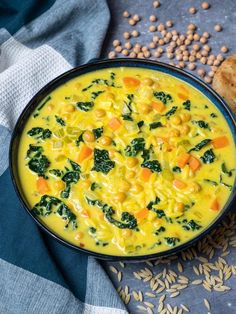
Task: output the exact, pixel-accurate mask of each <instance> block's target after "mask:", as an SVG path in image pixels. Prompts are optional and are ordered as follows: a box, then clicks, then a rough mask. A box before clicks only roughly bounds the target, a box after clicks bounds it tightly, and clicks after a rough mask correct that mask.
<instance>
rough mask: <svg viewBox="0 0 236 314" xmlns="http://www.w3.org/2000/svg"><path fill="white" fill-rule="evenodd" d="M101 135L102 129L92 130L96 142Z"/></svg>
mask: <svg viewBox="0 0 236 314" xmlns="http://www.w3.org/2000/svg"><path fill="white" fill-rule="evenodd" d="M102 133H103V127H101V128H97V129H93V134H94V137H95V139H96V140H97V139H98V138H99V137H101V136H102Z"/></svg>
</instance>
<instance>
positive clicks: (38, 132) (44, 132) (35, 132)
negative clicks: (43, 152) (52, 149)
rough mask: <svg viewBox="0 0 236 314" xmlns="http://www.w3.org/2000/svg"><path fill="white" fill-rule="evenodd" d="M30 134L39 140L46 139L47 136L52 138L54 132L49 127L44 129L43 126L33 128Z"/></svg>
mask: <svg viewBox="0 0 236 314" xmlns="http://www.w3.org/2000/svg"><path fill="white" fill-rule="evenodd" d="M27 134H28V135H29V136H32V137H35V138H36V139H37V140H39V139H42V140H45V139H47V138H50V137H51V135H52V132H51V131H50V130H49V129H44V128H41V127H35V128H32V129H31V130H29V131H28V132H27Z"/></svg>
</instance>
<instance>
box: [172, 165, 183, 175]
mask: <svg viewBox="0 0 236 314" xmlns="http://www.w3.org/2000/svg"><path fill="white" fill-rule="evenodd" d="M172 171H173V172H176V173H180V172H182V170H181V168H180V167H178V166H175V167H173V169H172Z"/></svg>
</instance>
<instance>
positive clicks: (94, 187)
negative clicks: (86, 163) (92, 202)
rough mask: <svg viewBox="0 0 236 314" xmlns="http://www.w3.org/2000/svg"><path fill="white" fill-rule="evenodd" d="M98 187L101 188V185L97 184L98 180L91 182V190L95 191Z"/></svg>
mask: <svg viewBox="0 0 236 314" xmlns="http://www.w3.org/2000/svg"><path fill="white" fill-rule="evenodd" d="M98 188H100V185H99V184H97V183H96V182H93V183H92V184H91V187H90V189H91V191H95V190H96V189H98Z"/></svg>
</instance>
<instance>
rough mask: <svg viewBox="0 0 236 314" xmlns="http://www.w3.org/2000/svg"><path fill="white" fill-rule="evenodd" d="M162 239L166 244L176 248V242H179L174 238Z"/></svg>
mask: <svg viewBox="0 0 236 314" xmlns="http://www.w3.org/2000/svg"><path fill="white" fill-rule="evenodd" d="M164 239H165V241H166V244H167V245H169V246H172V247H174V246H176V244H177V242H180V239H179V238H176V237H165V238H164Z"/></svg>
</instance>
